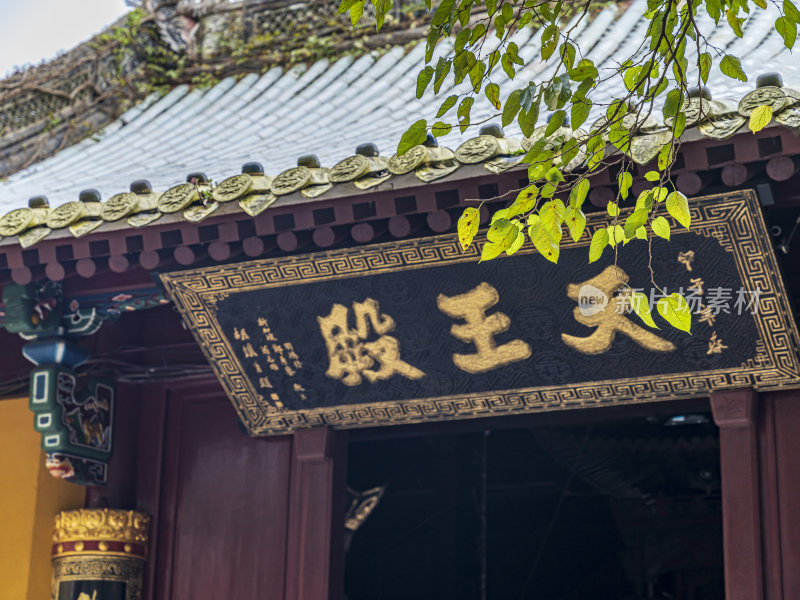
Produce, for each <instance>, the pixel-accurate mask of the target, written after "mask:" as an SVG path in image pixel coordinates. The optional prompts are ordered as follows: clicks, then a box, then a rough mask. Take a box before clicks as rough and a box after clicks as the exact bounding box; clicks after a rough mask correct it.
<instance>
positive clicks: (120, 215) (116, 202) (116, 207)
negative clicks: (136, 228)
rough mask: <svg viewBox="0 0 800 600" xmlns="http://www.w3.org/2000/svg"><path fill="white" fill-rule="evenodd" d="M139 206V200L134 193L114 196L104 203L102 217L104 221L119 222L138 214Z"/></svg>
mask: <svg viewBox="0 0 800 600" xmlns="http://www.w3.org/2000/svg"><path fill="white" fill-rule="evenodd" d="M138 206H139V200H138V198H137V197H136V194H134V193H133V192H124V193H122V194H114V195H113V196H111V198H109V199H108V201H106V202H105V203H103V208H102V209H101V211H100V217H101V218H102V219H103V220H104V221H119V220H120V219H124V218H125V217H127V216H128V215H131V214H133V213H134V212H136V209H137V208H138Z"/></svg>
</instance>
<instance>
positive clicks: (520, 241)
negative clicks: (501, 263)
mask: <svg viewBox="0 0 800 600" xmlns="http://www.w3.org/2000/svg"><path fill="white" fill-rule="evenodd" d="M524 243H525V234H524V233H522V229H519V228H518V233H517V239H515V240H514V243H513V244H511V245H510V246H509V247H508V248H506V254H508V255H509V256H511V255H512V254H514V253H515V252H516V251H517V250H519V249H520V248H522V244H524Z"/></svg>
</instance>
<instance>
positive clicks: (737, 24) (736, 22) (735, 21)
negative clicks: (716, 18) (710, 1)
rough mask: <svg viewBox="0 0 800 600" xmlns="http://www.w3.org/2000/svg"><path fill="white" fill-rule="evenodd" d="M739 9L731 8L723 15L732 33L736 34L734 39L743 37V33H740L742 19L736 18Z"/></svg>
mask: <svg viewBox="0 0 800 600" xmlns="http://www.w3.org/2000/svg"><path fill="white" fill-rule="evenodd" d="M738 13H739V8H738V7H737V8H735V9H734V8H733V6H731V8H729V9H728V11H727V12H726V13H725V17H726V18H727V19H728V25H730V26H731V29H732V30H733V33H735V34H736V37H743V36H744V31H742V23H744V19H742V18H741V17H739V16H738Z"/></svg>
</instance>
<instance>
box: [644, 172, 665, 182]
mask: <svg viewBox="0 0 800 600" xmlns="http://www.w3.org/2000/svg"><path fill="white" fill-rule="evenodd" d="M644 178H645V179H647V181H658V180H659V179H661V175H660V174H659V173H658V171H648V172H647V173H645V174H644Z"/></svg>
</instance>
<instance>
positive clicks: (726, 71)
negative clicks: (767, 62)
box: [719, 54, 747, 81]
mask: <svg viewBox="0 0 800 600" xmlns="http://www.w3.org/2000/svg"><path fill="white" fill-rule="evenodd" d="M719 70H720V71H722V74H723V75H727V76H728V77H730V78H731V79H738V80H739V81H747V75H745V73H744V71H743V70H742V61H740V60H739V58H738V57H736V56H733V55H732V54H726V55H725V56H724V57H723V58H722V61H721V62H720V63H719Z"/></svg>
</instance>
